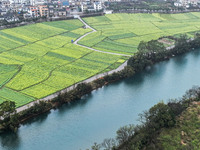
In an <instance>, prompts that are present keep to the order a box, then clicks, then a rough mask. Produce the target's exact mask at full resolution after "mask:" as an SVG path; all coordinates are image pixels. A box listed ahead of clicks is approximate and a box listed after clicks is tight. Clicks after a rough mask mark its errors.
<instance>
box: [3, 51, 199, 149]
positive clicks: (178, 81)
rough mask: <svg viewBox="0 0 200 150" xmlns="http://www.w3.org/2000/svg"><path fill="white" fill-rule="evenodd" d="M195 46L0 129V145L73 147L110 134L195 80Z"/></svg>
mask: <svg viewBox="0 0 200 150" xmlns="http://www.w3.org/2000/svg"><path fill="white" fill-rule="evenodd" d="M199 65H200V51H193V52H191V53H189V54H187V55H182V56H178V57H175V58H173V59H171V60H169V61H164V62H161V63H158V64H155V65H153V66H151V67H148V68H147V69H145V70H144V71H142V72H140V73H137V74H135V75H134V76H133V77H132V78H130V79H125V80H122V81H118V82H115V83H112V84H110V85H108V86H105V87H103V88H100V89H98V90H96V91H93V92H92V93H91V94H89V95H86V96H84V97H83V98H82V99H81V100H78V101H76V102H72V103H69V104H65V105H63V106H61V107H59V108H58V109H56V110H51V111H50V112H48V113H45V114H42V115H40V116H38V117H36V118H34V119H30V120H29V121H27V122H25V123H24V124H23V125H22V126H21V127H20V128H19V131H18V132H17V133H16V134H14V133H6V134H0V150H40V149H41V150H43V149H44V150H55V149H58V150H79V149H83V150H84V149H86V148H89V147H90V146H91V145H92V144H93V143H94V142H97V143H100V142H102V141H103V139H104V138H111V137H114V136H115V132H116V130H117V129H118V128H119V127H121V126H124V125H127V124H132V123H133V124H138V121H137V119H138V114H139V113H142V112H143V111H144V110H147V109H149V108H150V107H151V106H153V105H155V104H156V103H157V102H159V101H161V100H164V101H165V102H166V101H168V99H170V98H177V97H181V96H182V95H183V94H184V93H185V91H186V90H187V89H189V88H191V87H192V86H193V85H200V78H199V75H200V67H199Z"/></svg>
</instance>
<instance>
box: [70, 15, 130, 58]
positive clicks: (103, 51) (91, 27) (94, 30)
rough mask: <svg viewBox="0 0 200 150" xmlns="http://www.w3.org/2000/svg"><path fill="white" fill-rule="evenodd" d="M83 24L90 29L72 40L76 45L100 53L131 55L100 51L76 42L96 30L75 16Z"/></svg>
mask: <svg viewBox="0 0 200 150" xmlns="http://www.w3.org/2000/svg"><path fill="white" fill-rule="evenodd" d="M77 18H78V19H79V20H80V21H81V22H82V23H83V24H84V25H85V27H86V28H90V29H91V30H92V31H91V32H88V33H86V34H84V35H82V36H81V37H79V38H78V39H77V40H76V41H74V44H75V45H78V46H81V47H84V48H87V49H90V50H93V51H96V52H101V53H106V54H112V55H120V56H131V55H125V54H119V53H112V52H105V51H100V50H97V49H94V48H91V47H87V46H85V45H81V44H78V42H79V41H80V40H81V39H82V38H84V37H86V36H87V35H89V34H91V33H94V32H97V31H96V30H95V29H94V28H92V27H91V26H89V25H88V24H87V23H86V22H85V21H83V19H81V18H80V17H77Z"/></svg>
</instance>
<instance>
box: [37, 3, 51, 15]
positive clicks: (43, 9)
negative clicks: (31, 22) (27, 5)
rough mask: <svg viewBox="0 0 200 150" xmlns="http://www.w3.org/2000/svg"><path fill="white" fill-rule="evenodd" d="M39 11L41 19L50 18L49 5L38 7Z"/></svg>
mask: <svg viewBox="0 0 200 150" xmlns="http://www.w3.org/2000/svg"><path fill="white" fill-rule="evenodd" d="M38 10H39V13H40V16H41V17H44V16H45V17H49V9H48V7H47V5H38Z"/></svg>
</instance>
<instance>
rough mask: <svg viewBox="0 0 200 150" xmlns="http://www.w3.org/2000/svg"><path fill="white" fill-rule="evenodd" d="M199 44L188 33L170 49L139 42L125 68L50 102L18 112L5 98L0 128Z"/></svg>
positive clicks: (154, 42) (13, 126) (11, 126)
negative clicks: (135, 51)
mask: <svg viewBox="0 0 200 150" xmlns="http://www.w3.org/2000/svg"><path fill="white" fill-rule="evenodd" d="M168 38H170V37H168ZM198 47H200V38H199V37H198V35H197V36H196V38H195V39H194V40H188V37H187V36H186V35H181V36H180V38H177V39H176V41H175V47H174V48H173V49H169V50H166V48H165V47H164V44H163V43H160V42H158V41H157V40H152V41H149V42H141V43H140V44H139V46H138V50H139V51H138V52H137V53H136V54H135V55H134V56H133V57H131V58H130V59H129V61H128V66H126V67H125V68H124V69H123V70H122V71H119V72H116V73H113V74H111V75H106V76H104V77H102V78H99V79H96V80H95V81H93V82H91V83H87V84H86V83H81V84H79V85H78V86H77V87H76V88H75V89H74V90H71V91H68V92H66V93H62V94H59V95H58V96H57V97H56V98H54V99H53V100H51V101H48V102H44V101H40V102H39V103H36V104H35V105H34V106H32V107H30V108H29V109H26V110H24V111H21V112H19V113H16V111H15V109H14V108H15V102H10V101H5V102H3V103H2V104H1V105H0V114H1V116H2V117H1V120H0V123H1V129H4V130H13V131H16V130H17V128H18V127H19V125H20V123H22V122H23V121H25V120H27V119H29V118H31V117H34V116H36V115H38V114H40V113H44V112H47V111H49V110H50V109H52V108H56V107H58V106H59V105H61V104H63V103H69V102H71V101H74V100H78V99H80V98H81V97H82V96H83V95H85V94H88V93H90V92H91V91H92V90H94V89H97V88H99V87H102V86H104V85H106V84H108V83H111V82H115V81H117V80H120V79H123V78H127V77H130V76H133V75H134V74H135V72H138V71H141V70H143V69H144V68H145V67H147V66H150V65H152V64H154V63H156V62H159V61H162V60H166V59H169V58H170V57H172V56H174V55H179V54H182V53H185V52H188V51H190V50H191V49H193V48H198ZM138 62H140V63H138ZM2 118H4V119H2Z"/></svg>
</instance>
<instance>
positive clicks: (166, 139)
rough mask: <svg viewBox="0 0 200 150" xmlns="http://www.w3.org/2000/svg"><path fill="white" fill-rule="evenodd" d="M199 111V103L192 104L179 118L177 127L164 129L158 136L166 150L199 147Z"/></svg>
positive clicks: (160, 143)
mask: <svg viewBox="0 0 200 150" xmlns="http://www.w3.org/2000/svg"><path fill="white" fill-rule="evenodd" d="M199 112H200V107H199V106H198V105H192V106H190V107H189V108H188V109H187V110H186V111H184V112H183V113H182V115H181V116H180V117H179V118H177V123H176V127H173V128H170V129H164V130H162V132H161V133H160V135H159V137H158V140H159V142H158V143H159V145H161V146H162V147H163V148H164V149H165V150H168V149H172V150H176V149H199V148H200V140H199V139H200V130H199V124H200V121H199Z"/></svg>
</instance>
